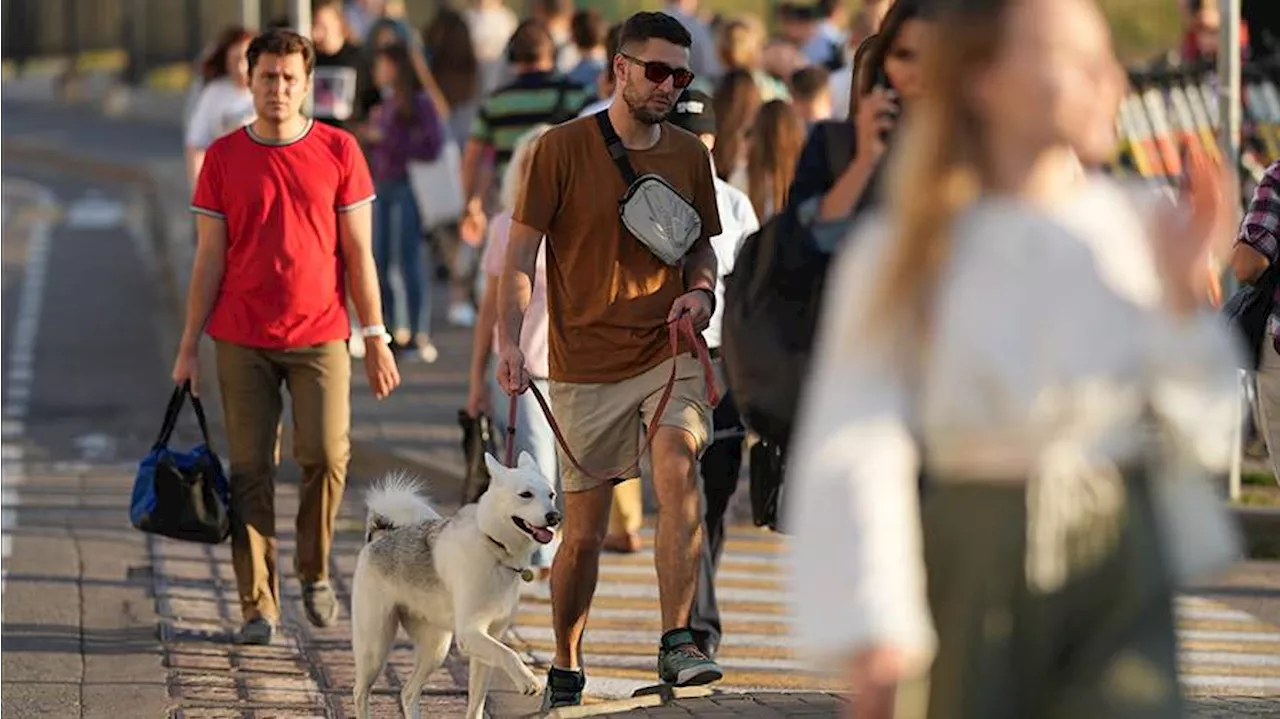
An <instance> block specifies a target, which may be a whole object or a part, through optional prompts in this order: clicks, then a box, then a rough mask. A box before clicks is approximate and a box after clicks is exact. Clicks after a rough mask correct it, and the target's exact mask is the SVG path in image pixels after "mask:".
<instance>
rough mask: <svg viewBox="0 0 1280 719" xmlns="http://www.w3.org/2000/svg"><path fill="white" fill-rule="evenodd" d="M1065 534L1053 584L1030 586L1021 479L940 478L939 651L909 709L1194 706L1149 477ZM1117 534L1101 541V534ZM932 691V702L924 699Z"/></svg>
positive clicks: (1008, 717)
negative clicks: (1059, 579)
mask: <svg viewBox="0 0 1280 719" xmlns="http://www.w3.org/2000/svg"><path fill="white" fill-rule="evenodd" d="M1124 485H1125V490H1124V492H1123V498H1124V499H1123V501H1122V502H1120V505H1121V506H1120V508H1119V509H1118V510H1117V513H1116V514H1115V515H1114V516H1111V515H1110V514H1108V515H1107V516H1103V517H1094V518H1092V519H1091V520H1089V522H1087V523H1085V524H1084V525H1081V526H1077V527H1076V528H1075V529H1073V530H1072V531H1071V532H1070V533H1069V534H1067V535H1066V538H1065V539H1064V541H1063V542H1062V546H1063V551H1064V555H1065V556H1072V555H1073V551H1074V550H1080V549H1081V548H1082V547H1083V548H1086V549H1085V551H1074V556H1078V557H1079V556H1082V557H1087V558H1088V559H1087V560H1086V561H1079V562H1075V563H1074V564H1072V565H1069V566H1070V568H1069V570H1068V573H1067V576H1066V580H1065V582H1064V583H1063V584H1061V585H1060V586H1059V587H1058V588H1056V589H1055V590H1053V591H1036V590H1033V589H1032V588H1031V586H1029V584H1028V581H1027V573H1026V570H1025V569H1024V567H1025V557H1026V546H1027V534H1028V527H1029V522H1031V521H1034V518H1032V517H1029V512H1028V509H1027V506H1028V505H1027V490H1026V487H1025V486H1024V485H1022V484H990V483H986V484H977V483H966V482H946V481H936V482H930V483H929V484H928V486H927V488H926V490H925V499H924V505H923V507H924V508H923V528H924V544H925V562H926V566H927V573H928V581H929V602H930V606H931V607H932V611H933V616H934V622H935V625H936V627H937V631H938V640H939V648H938V655H937V658H936V659H935V661H934V664H933V668H932V671H931V673H930V676H929V677H928V680H927V681H921V682H919V683H918V684H917V685H908V686H906V687H904V688H903V692H902V694H901V700H900V701H899V702H898V715H899V716H900V717H901V718H902V719H920V718H921V717H927V719H1157V718H1159V719H1171V718H1173V717H1181V716H1182V715H1183V700H1182V695H1181V690H1180V688H1179V685H1178V674H1177V672H1178V668H1177V650H1176V643H1175V642H1176V640H1175V635H1174V616H1173V597H1172V593H1173V590H1172V585H1171V581H1170V578H1169V575H1168V572H1167V570H1166V564H1165V561H1164V560H1163V558H1162V556H1161V546H1160V543H1159V538H1158V537H1157V536H1156V534H1155V525H1154V519H1153V517H1152V514H1151V502H1150V500H1149V497H1148V494H1147V488H1146V481H1145V480H1143V479H1141V478H1135V477H1132V476H1131V477H1130V478H1129V479H1127V480H1125V481H1124ZM1100 536H1102V537H1109V539H1107V540H1106V541H1105V542H1103V543H1102V547H1103V548H1102V549H1101V550H1099V549H1098V546H1099V542H1098V538H1099V537H1100ZM926 696H927V698H926ZM926 707H927V708H926Z"/></svg>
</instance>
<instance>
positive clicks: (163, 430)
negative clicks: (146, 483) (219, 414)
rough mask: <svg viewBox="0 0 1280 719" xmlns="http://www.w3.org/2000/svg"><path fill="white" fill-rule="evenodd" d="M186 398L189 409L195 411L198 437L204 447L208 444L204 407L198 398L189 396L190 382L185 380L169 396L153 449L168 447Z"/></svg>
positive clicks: (207, 424)
mask: <svg viewBox="0 0 1280 719" xmlns="http://www.w3.org/2000/svg"><path fill="white" fill-rule="evenodd" d="M187 397H190V398H191V407H192V408H193V409H195V411H196V421H197V422H199V423H200V437H201V438H202V439H203V440H204V443H205V444H206V445H208V444H210V442H209V421H208V419H206V418H205V415H204V405H203V404H202V403H201V402H200V398H199V397H197V396H195V395H193V394H191V381H190V380H187V381H186V382H183V383H182V385H180V386H178V387H174V388H173V394H172V395H170V396H169V406H168V407H166V408H165V410H164V422H163V423H162V424H161V425H160V434H159V435H158V436H157V437H156V441H155V444H154V445H152V447H153V448H161V447H167V446H169V440H170V439H171V438H172V437H173V430H174V428H175V427H177V425H178V415H179V414H180V413H181V412H182V405H183V402H184V401H185V400H186V398H187Z"/></svg>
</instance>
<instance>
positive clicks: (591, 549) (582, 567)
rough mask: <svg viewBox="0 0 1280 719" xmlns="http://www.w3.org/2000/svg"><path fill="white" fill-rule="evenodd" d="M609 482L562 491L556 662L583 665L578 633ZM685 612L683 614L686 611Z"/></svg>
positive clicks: (554, 571)
mask: <svg viewBox="0 0 1280 719" xmlns="http://www.w3.org/2000/svg"><path fill="white" fill-rule="evenodd" d="M612 501H613V485H612V484H610V483H608V482H606V483H604V484H601V485H600V486H598V487H594V488H592V489H589V490H587V491H585V492H565V493H564V523H563V524H561V525H560V528H561V529H560V531H561V535H560V548H559V549H557V550H556V558H555V560H554V561H553V562H552V563H551V616H552V621H553V622H554V624H555V631H556V658H555V666H557V667H560V668H561V669H579V668H581V662H582V657H581V656H580V655H579V650H580V649H581V648H582V633H583V630H585V629H586V626H587V612H588V611H589V610H590V609H591V598H592V597H593V596H595V593H596V578H597V577H598V575H599V573H600V550H601V547H602V546H603V545H604V536H605V533H606V532H607V531H608V527H609V505H610V503H611V502H612ZM686 614H687V612H686Z"/></svg>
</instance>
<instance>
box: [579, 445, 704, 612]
mask: <svg viewBox="0 0 1280 719" xmlns="http://www.w3.org/2000/svg"><path fill="white" fill-rule="evenodd" d="M697 470H698V462H697V457H696V447H695V444H694V438H693V435H691V434H689V433H688V432H686V431H685V430H683V429H679V428H676V427H666V426H664V427H659V428H658V433H657V434H656V435H655V436H654V438H653V486H654V491H655V493H656V494H657V497H658V532H657V534H658V537H657V541H656V542H655V552H654V555H655V563H656V564H657V569H658V594H659V596H658V601H659V603H660V604H661V605H662V630H663V631H664V632H668V631H671V630H672V629H678V628H681V627H687V626H689V614H690V612H691V611H692V607H693V597H694V594H695V593H696V592H697V586H698V562H699V556H700V552H701V551H702V497H701V495H700V494H699V492H698V476H697ZM593 587H594V585H593Z"/></svg>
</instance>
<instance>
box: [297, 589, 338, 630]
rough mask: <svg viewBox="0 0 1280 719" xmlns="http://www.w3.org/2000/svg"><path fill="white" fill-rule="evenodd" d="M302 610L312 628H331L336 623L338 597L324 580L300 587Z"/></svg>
mask: <svg viewBox="0 0 1280 719" xmlns="http://www.w3.org/2000/svg"><path fill="white" fill-rule="evenodd" d="M302 608H303V609H305V610H306V612H307V621H308V622H311V624H312V625H314V626H317V627H332V626H333V625H334V623H335V622H337V621H338V595H336V594H334V593H333V587H332V586H331V585H330V584H329V582H327V581H325V580H320V581H318V582H307V583H305V584H303V585H302Z"/></svg>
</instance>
